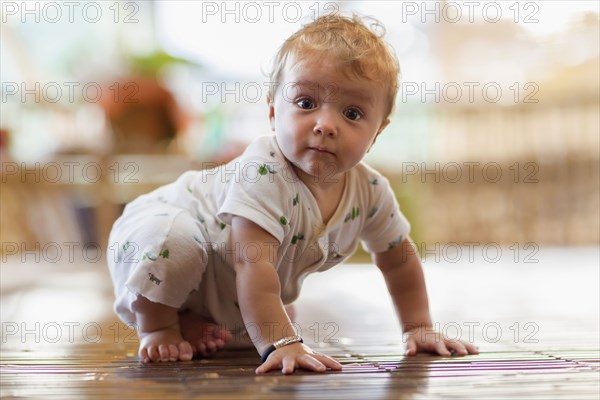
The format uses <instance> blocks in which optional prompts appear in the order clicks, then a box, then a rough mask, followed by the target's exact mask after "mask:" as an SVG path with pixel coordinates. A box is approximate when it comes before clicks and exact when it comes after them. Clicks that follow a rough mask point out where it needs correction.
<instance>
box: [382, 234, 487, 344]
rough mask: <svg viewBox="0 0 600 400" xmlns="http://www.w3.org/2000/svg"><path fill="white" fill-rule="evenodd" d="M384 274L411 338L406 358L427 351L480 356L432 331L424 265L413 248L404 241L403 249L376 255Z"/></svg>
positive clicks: (395, 248)
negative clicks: (422, 265)
mask: <svg viewBox="0 0 600 400" xmlns="http://www.w3.org/2000/svg"><path fill="white" fill-rule="evenodd" d="M373 261H374V262H375V264H377V266H378V267H379V269H380V270H381V272H382V273H383V276H384V279H385V282H386V284H387V287H388V290H389V292H390V295H391V296H392V300H393V302H394V306H395V307H396V311H397V313H398V317H399V319H400V322H401V324H402V330H403V332H404V333H405V335H406V336H407V342H406V354H407V355H415V354H416V353H417V351H419V350H421V351H427V352H432V353H437V354H440V355H443V356H449V355H451V353H450V350H452V351H453V352H455V353H456V354H460V355H466V354H477V352H478V351H477V348H476V347H475V346H474V345H472V344H470V343H466V342H462V341H458V340H448V339H447V338H446V337H444V336H443V335H441V334H440V333H438V332H436V331H434V330H433V328H432V322H431V316H430V314H429V302H428V299H427V289H426V287H425V278H424V276H423V269H422V267H421V261H420V259H419V257H418V256H417V252H416V250H415V248H414V247H413V245H412V244H411V243H410V242H409V241H408V240H406V239H405V240H404V241H403V242H402V243H401V245H400V246H396V247H394V248H392V249H390V250H388V251H385V252H382V253H377V254H374V255H373Z"/></svg>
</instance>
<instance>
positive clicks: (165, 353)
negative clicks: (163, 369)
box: [158, 344, 170, 362]
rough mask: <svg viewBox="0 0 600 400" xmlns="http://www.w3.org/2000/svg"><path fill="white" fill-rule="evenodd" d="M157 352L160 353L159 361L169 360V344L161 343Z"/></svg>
mask: <svg viewBox="0 0 600 400" xmlns="http://www.w3.org/2000/svg"><path fill="white" fill-rule="evenodd" d="M158 353H159V354H160V361H163V362H165V361H169V358H170V356H169V345H166V344H161V345H160V346H158Z"/></svg>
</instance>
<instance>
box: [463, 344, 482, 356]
mask: <svg viewBox="0 0 600 400" xmlns="http://www.w3.org/2000/svg"><path fill="white" fill-rule="evenodd" d="M463 344H464V345H465V348H466V349H467V351H468V352H469V354H479V348H478V347H477V346H475V345H474V344H471V343H463Z"/></svg>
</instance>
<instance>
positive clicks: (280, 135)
mask: <svg viewBox="0 0 600 400" xmlns="http://www.w3.org/2000/svg"><path fill="white" fill-rule="evenodd" d="M398 74H399V65H398V62H397V60H396V58H395V56H394V55H393V53H392V51H391V50H390V49H389V48H388V46H387V45H386V44H385V42H384V41H383V40H382V38H381V37H380V36H378V35H377V34H375V33H374V32H373V31H371V30H370V29H369V28H367V27H366V26H365V25H364V24H363V22H362V21H361V20H360V19H359V18H358V17H344V16H340V15H333V14H328V15H324V16H321V17H320V18H318V19H317V20H316V21H314V22H312V23H310V24H308V25H306V26H304V27H303V28H302V29H300V30H299V31H298V32H296V33H295V34H293V35H292V36H291V37H290V38H289V39H288V40H286V41H285V43H284V44H283V46H282V47H281V49H280V50H279V52H278V54H277V56H276V58H275V62H274V66H273V70H272V72H271V87H270V90H269V96H268V99H267V101H268V110H269V111H268V115H269V120H270V122H271V127H272V130H273V131H274V134H271V135H268V136H263V137H259V138H258V139H256V140H255V141H254V142H252V143H251V144H250V145H249V146H248V148H247V149H246V151H245V152H244V153H243V154H242V155H241V156H240V157H238V158H237V159H235V160H233V161H231V162H230V163H228V164H227V165H224V166H221V167H219V168H215V169H209V170H204V171H188V172H186V173H184V174H183V175H182V176H181V177H180V178H178V179H177V180H176V181H175V182H173V183H171V184H168V185H166V186H163V187H161V188H158V189H157V190H155V191H153V192H151V193H149V194H146V195H143V196H141V197H139V198H138V199H136V200H134V201H133V202H132V203H130V204H128V205H127V207H126V208H125V211H124V212H123V215H122V216H121V217H120V218H119V219H118V220H117V221H116V223H115V225H114V227H113V230H112V232H111V237H110V243H111V244H114V243H117V244H118V245H119V252H118V254H117V255H116V257H114V259H112V260H110V262H109V263H110V272H111V276H112V279H113V282H114V286H115V294H116V301H115V311H116V312H117V314H118V315H119V316H120V318H121V319H122V320H123V321H125V322H128V323H132V324H135V326H136V327H137V329H138V335H139V339H140V347H139V357H140V359H141V361H142V362H144V363H146V362H156V361H177V360H182V361H184V360H190V359H192V357H193V355H194V354H196V355H199V356H207V355H210V354H212V353H214V352H215V351H217V350H218V349H220V348H222V347H224V346H225V345H226V343H227V342H229V343H231V342H233V340H232V339H233V338H234V336H240V335H238V334H237V333H239V332H242V331H243V332H245V333H246V334H247V336H248V337H249V339H250V340H251V341H252V343H253V344H254V346H255V347H256V350H257V351H258V353H259V354H260V355H261V356H262V364H261V365H260V366H259V367H258V368H257V369H256V373H264V372H267V371H269V370H273V369H281V371H282V372H283V373H285V374H290V373H293V371H294V370H295V369H298V368H302V369H307V370H312V371H325V370H326V369H327V368H329V369H332V370H340V369H341V368H342V367H341V365H340V364H339V363H338V362H337V361H336V360H334V359H333V358H331V357H329V356H327V355H324V354H321V353H319V352H316V351H314V350H312V349H310V348H309V347H308V346H306V345H305V344H303V343H302V339H301V338H300V337H299V336H296V334H295V331H294V327H293V324H292V322H291V319H290V316H289V314H290V312H289V308H286V305H290V304H291V303H292V302H293V301H294V300H296V298H297V297H298V295H299V292H300V288H301V285H302V281H303V280H304V278H305V277H306V276H307V275H308V274H311V273H313V272H320V271H324V270H327V269H329V268H331V267H333V266H335V265H337V264H340V263H342V262H343V261H344V260H346V259H347V258H348V257H350V256H351V255H352V253H353V252H354V250H355V249H356V247H357V245H358V242H359V241H361V242H362V245H363V247H364V248H365V249H366V250H368V251H369V252H371V253H372V257H373V261H374V262H375V264H376V265H377V266H378V267H379V269H380V270H381V272H382V273H383V276H384V277H385V281H386V283H387V286H388V289H389V292H390V295H391V296H392V299H393V302H394V305H395V307H396V309H397V312H398V315H399V318H400V320H401V323H402V327H403V330H404V333H405V335H406V337H407V342H406V346H407V350H406V354H407V355H414V354H415V353H416V352H417V351H428V352H434V353H438V354H441V355H450V354H451V352H452V353H455V354H461V355H464V354H469V353H476V352H477V349H476V348H475V347H474V346H473V345H471V344H469V343H463V342H460V341H451V340H448V339H447V338H445V337H444V336H443V335H441V334H439V333H437V332H434V331H433V330H432V328H431V327H432V321H431V318H430V314H429V309H428V301H427V293H426V289H425V283H424V279H423V272H422V268H421V263H420V261H419V258H418V256H417V255H416V253H415V251H414V248H413V247H412V245H411V243H410V242H409V237H408V233H409V224H408V222H407V220H406V219H405V217H404V216H403V215H402V213H401V212H400V209H399V206H398V204H397V202H396V199H395V196H394V193H393V192H392V190H391V188H390V185H389V182H388V180H387V179H386V178H384V177H383V176H382V175H381V174H380V173H378V172H377V171H376V170H374V169H373V168H371V167H369V166H367V165H366V164H364V163H363V162H362V161H361V160H362V159H363V157H364V156H365V154H366V153H367V152H368V151H369V149H370V148H371V146H372V145H373V144H374V143H375V139H376V138H377V136H378V135H379V134H380V133H381V132H382V131H383V129H384V128H385V127H386V126H387V124H388V123H389V116H390V114H391V112H392V109H393V107H394V99H395V96H396V92H397V90H398ZM238 328H239V331H238ZM236 332H237V333H236ZM238 339H239V337H238ZM229 343H228V344H227V345H229Z"/></svg>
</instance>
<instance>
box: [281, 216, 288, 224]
mask: <svg viewBox="0 0 600 400" xmlns="http://www.w3.org/2000/svg"><path fill="white" fill-rule="evenodd" d="M279 222H281V225H284V226H285V225H287V224H288V220H287V218H286V217H284V216H283V215H282V216H281V217H279Z"/></svg>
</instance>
